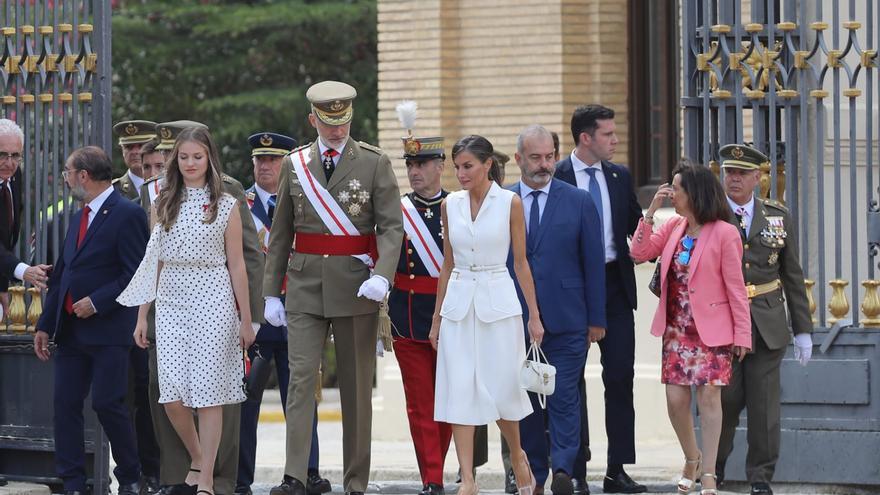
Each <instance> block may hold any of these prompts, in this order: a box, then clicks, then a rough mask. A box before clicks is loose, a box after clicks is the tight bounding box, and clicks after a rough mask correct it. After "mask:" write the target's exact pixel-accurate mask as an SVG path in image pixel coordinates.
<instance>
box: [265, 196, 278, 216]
mask: <svg viewBox="0 0 880 495" xmlns="http://www.w3.org/2000/svg"><path fill="white" fill-rule="evenodd" d="M277 200H278V195H277V194H272V195H270V196H269V201H267V203H269V211H267V212H266V213H267V214H268V215H269V221H270V222H271V221H272V217H274V216H275V202H276V201H277Z"/></svg>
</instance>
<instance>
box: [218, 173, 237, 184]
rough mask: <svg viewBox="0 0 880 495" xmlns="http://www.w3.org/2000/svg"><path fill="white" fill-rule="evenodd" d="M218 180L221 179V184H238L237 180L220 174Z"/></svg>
mask: <svg viewBox="0 0 880 495" xmlns="http://www.w3.org/2000/svg"><path fill="white" fill-rule="evenodd" d="M220 178H221V179H223V182H225V183H227V184H235V183H236V182H238V181H237V180H235V177H232V176H231V175H226V174H220Z"/></svg>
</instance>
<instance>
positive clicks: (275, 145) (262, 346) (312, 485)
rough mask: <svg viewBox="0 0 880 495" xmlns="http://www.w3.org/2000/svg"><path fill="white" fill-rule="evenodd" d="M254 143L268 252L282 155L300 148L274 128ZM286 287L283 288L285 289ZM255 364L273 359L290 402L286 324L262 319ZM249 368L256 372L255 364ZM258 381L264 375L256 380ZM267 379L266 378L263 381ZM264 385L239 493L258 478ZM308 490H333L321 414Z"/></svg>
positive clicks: (245, 412)
mask: <svg viewBox="0 0 880 495" xmlns="http://www.w3.org/2000/svg"><path fill="white" fill-rule="evenodd" d="M248 143H249V144H250V145H251V159H252V161H253V164H254V185H253V186H251V187H250V188H249V189H248V190H247V191H246V192H247V202H248V207H249V208H250V210H251V217H252V218H253V220H254V224H255V225H256V227H257V237H258V238H259V239H260V246H261V247H262V248H263V251H264V252H268V250H269V233H270V232H271V230H272V218H273V217H274V216H275V206H276V204H277V201H278V197H277V193H278V177H279V176H280V175H281V160H282V158H284V155H286V154H287V153H289V152H290V150H292V149H293V148H294V147H296V140H295V139H293V138H292V137H289V136H284V135H282V134H276V133H273V132H259V133H257V134H254V135H253V136H251V137H249V138H248ZM254 290H256V291H258V292H261V293H262V290H263V288H262V287H254V288H251V291H254ZM282 292H283V290H282ZM248 356H249V357H250V360H251V363H255V359H257V356H260V358H259V359H260V360H261V361H260V362H262V363H263V364H265V365H266V368H265V371H266V373H267V374H268V373H269V371H270V370H269V367H268V366H269V365H270V364H271V363H272V362H274V363H275V371H276V373H277V376H278V389H279V391H280V392H281V403H282V404H287V387H288V384H289V377H290V368H289V364H288V361H287V329H286V328H285V327H283V326H274V325H270V324H268V323H264V324H263V325H261V326H260V331H259V332H257V340H256V341H255V342H254V345H252V346H251V348H250V349H248ZM251 373H257V366H256V365H253V366H252V368H251ZM256 381H257V382H259V381H260V380H256ZM263 383H264V384H265V382H263ZM262 400H263V390H262V389H260V390H255V389H254V388H251V389H250V394H249V396H248V399H247V401H245V402H244V404H242V406H241V445H240V446H239V451H238V480H237V481H236V483H235V492H236V493H240V494H246V495H250V494H251V484H252V483H253V482H254V465H255V462H256V455H257V424H258V422H259V419H260V403H261V402H262ZM306 488H307V491H308V492H309V494H310V495H318V494H321V493H326V492H329V491H330V488H331V487H330V482H329V481H328V480H326V479H324V478H322V477H321V475H320V473H319V471H318V415H317V414H316V415H315V421H314V423H313V424H312V452H311V454H310V455H309V476H308V480H307V483H306Z"/></svg>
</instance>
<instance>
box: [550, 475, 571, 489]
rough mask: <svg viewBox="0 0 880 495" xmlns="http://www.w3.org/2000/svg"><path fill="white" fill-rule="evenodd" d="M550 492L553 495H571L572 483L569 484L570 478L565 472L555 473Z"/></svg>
mask: <svg viewBox="0 0 880 495" xmlns="http://www.w3.org/2000/svg"><path fill="white" fill-rule="evenodd" d="M550 491H551V492H553V495H573V494H574V483H572V482H571V476H569V475H568V474H567V473H566V472H565V471H556V473H555V474H554V475H553V482H552V483H550Z"/></svg>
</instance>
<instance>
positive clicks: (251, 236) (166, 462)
mask: <svg viewBox="0 0 880 495" xmlns="http://www.w3.org/2000/svg"><path fill="white" fill-rule="evenodd" d="M187 127H207V126H205V125H204V124H202V123H199V122H194V121H190V120H177V121H173V122H165V123H162V124H159V125H157V126H156V132H157V134H158V135H159V137H160V139H161V141H160V144H159V146H158V147H157V148H165V149H171V148H173V147H174V141H175V140H176V139H177V136H178V134H180V132H181V131H183V130H184V129H186V128H187ZM169 146H170V147H169ZM163 178H164V174H160V175H157V176H155V177H153V178H152V179H150V180H147V181H146V182H144V184H143V186H142V187H141V194H140V197H141V206H142V207H143V208H144V210H145V211H147V212H149V211H150V209H151V206H152V204H153V202H154V201H155V200H156V197H157V196H158V194H159V191H160V190H161V188H162V182H163ZM222 179H223V192H225V193H228V194H230V195H232V197H234V198H235V199H236V200H237V201H238V203H237V206H238V208H239V213H240V215H241V227H242V236H241V238H242V244H243V251H244V260H245V268H246V270H247V276H248V287H249V288H250V296H251V297H250V299H251V300H250V304H251V312H252V313H253V314H256V315H259V314H260V311H261V309H262V307H263V300H262V297H261V293H260V290H259V287H262V284H263V262H264V259H263V250H262V249H261V247H260V244H259V241H258V240H257V230H256V227H255V226H254V221H253V217H251V214H250V210H249V209H248V205H247V200H246V198H245V194H244V188H243V187H242V186H241V183H239V182H238V181H237V180H235V179H233V178H232V177H230V176H228V175H226V174H223V175H222ZM254 308H256V309H254ZM147 321H148V322H149V324H150V326H149V328H148V330H147V338H148V339H149V340H150V343H151V345H150V349H149V353H150V356H149V357H150V407H151V410H152V414H153V427H154V429H155V430H156V439H157V440H158V442H159V460H160V469H159V474H160V481H161V483H162V485H163V486H165V487H168V488H169V489H170V491H171V492H175V491H179V490H174V487H178V488H180V487H181V486H180V485H181V484H182V483H184V480H185V479H186V475H187V471H188V470H189V466H190V459H189V454H188V453H187V451H186V448H185V447H184V446H183V442H181V441H180V437H178V436H177V433H175V431H174V427H173V426H172V425H171V422H170V421H169V420H168V416H167V415H166V414H165V409H164V408H163V407H162V406H161V405H160V404H159V376H158V365H157V363H156V347H155V345H153V344H154V343H155V341H156V329H155V315H154V313H153V309H152V308H151V309H150V316H149V317H148V318H147ZM254 326H255V328H254V330H255V331H256V330H257V329H258V328H259V323H258V322H257V321H256V317H255V321H254ZM240 425H241V404H228V405H225V406H223V431H222V433H221V435H220V446H219V448H218V450H217V461H216V463H215V465H214V490H215V493H216V494H217V495H231V494H232V493H234V491H235V481H236V473H237V471H238V448H239V432H240Z"/></svg>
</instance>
